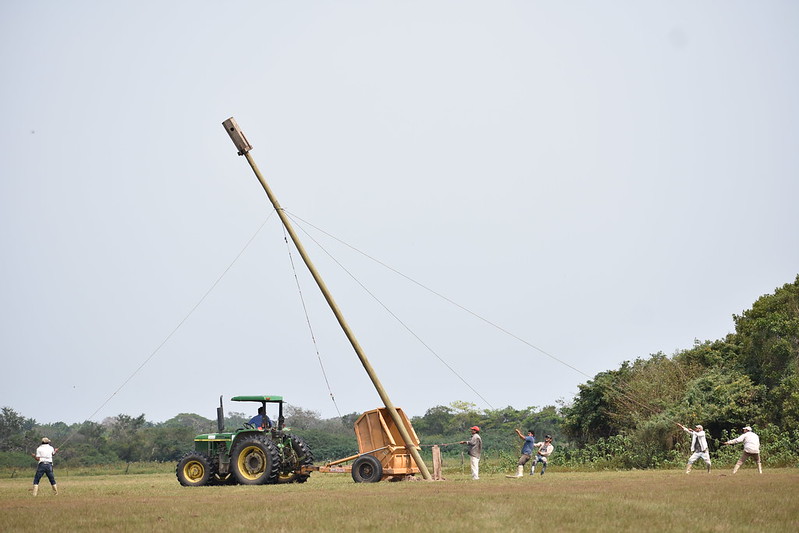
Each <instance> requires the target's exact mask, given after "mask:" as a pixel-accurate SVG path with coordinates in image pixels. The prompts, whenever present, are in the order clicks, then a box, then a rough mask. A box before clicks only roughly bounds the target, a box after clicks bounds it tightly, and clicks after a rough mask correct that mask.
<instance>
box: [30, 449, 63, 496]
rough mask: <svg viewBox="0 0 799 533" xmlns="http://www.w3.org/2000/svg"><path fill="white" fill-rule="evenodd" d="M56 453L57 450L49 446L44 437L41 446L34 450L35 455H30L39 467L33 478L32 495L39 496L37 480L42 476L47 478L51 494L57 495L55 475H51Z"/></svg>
mask: <svg viewBox="0 0 799 533" xmlns="http://www.w3.org/2000/svg"><path fill="white" fill-rule="evenodd" d="M56 452H58V448H53V447H52V446H50V439H48V438H47V437H44V438H43V439H42V444H41V445H40V446H39V447H38V448H36V453H32V454H31V455H32V456H33V458H34V459H36V460H37V461H39V466H38V467H37V468H36V475H35V476H33V495H34V496H38V495H39V480H40V479H42V476H47V479H49V480H50V485H52V486H53V493H55V494H58V485H56V484H55V475H54V474H53V456H54V455H55V454H56Z"/></svg>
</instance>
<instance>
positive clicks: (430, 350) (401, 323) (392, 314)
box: [289, 214, 494, 409]
mask: <svg viewBox="0 0 799 533" xmlns="http://www.w3.org/2000/svg"><path fill="white" fill-rule="evenodd" d="M289 217H291V218H293V217H292V216H291V214H289ZM298 226H299V228H300V229H301V230H302V231H303V233H305V234H306V235H307V236H308V237H309V238H310V239H311V240H312V241H314V242H315V243H316V245H317V246H319V248H320V249H321V250H322V251H323V252H325V253H326V254H327V255H328V257H330V259H332V260H333V261H334V262H335V263H336V264H337V265H338V266H339V267H340V268H341V269H342V270H343V271H344V272H346V273H347V275H348V276H350V277H351V278H352V279H353V280H354V281H355V283H357V284H358V285H360V287H361V288H362V289H363V290H364V291H365V292H366V293H367V294H368V295H369V296H371V297H372V298H373V299H374V300H375V301H376V302H377V303H378V304H380V306H381V307H382V308H383V309H385V310H386V312H387V313H388V314H389V315H391V316H392V317H393V318H394V320H396V321H397V322H398V323H399V324H400V325H401V326H402V327H403V328H405V329H406V330H407V331H408V333H410V334H411V335H413V336H414V337H415V338H416V340H418V341H419V342H420V343H421V344H422V346H424V347H425V348H426V349H427V350H428V351H429V352H430V353H431V354H433V355H434V356H435V357H436V359H438V360H439V361H440V362H441V364H443V365H444V366H446V367H447V368H448V369H449V370H450V372H452V373H453V374H454V375H455V376H456V377H457V378H458V379H460V380H461V381H462V382H463V384H464V385H466V386H467V387H469V389H471V391H472V392H473V393H475V394H476V395H477V396H478V397H479V398H480V399H481V400H483V401H484V402H485V403H486V404H487V405H488V406H489V407H490V408H491V409H494V406H493V405H491V402H489V401H488V400H486V399H485V398H484V397H483V395H482V394H480V393H479V392H477V390H476V389H475V388H474V387H472V386H471V384H469V383H468V382H467V381H466V380H465V379H464V378H463V377H462V376H461V375H460V374H458V372H456V371H455V369H454V368H452V366H450V365H449V363H447V362H446V361H444V359H443V358H441V356H439V355H438V353H436V351H435V350H433V348H432V347H430V345H429V344H427V343H426V342H424V341H423V340H422V338H421V337H419V335H417V334H416V332H414V331H413V330H412V329H411V328H410V326H408V325H407V324H406V323H405V322H403V321H402V319H400V318H399V317H398V316H397V315H396V314H395V313H394V312H393V311H391V309H389V308H388V307H387V306H386V305H385V304H384V303H383V302H382V301H381V300H380V299H379V298H378V297H377V296H376V295H375V294H374V293H373V292H372V291H370V290H369V289H368V288H366V286H365V285H364V284H363V283H361V281H360V280H359V279H358V278H356V277H355V276H354V275H353V274H352V272H350V271H349V270H347V268H346V267H345V266H344V265H342V264H341V263H340V262H339V261H338V260H337V259H336V258H335V257H333V256H332V255H331V254H330V252H328V251H327V250H326V249H325V247H324V246H322V245H321V244H320V243H319V241H317V240H316V239H314V237H313V236H312V235H310V234H309V233H308V232H307V231H305V229H304V228H303V227H302V226H301V225H299V224H298Z"/></svg>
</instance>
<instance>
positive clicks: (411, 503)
mask: <svg viewBox="0 0 799 533" xmlns="http://www.w3.org/2000/svg"><path fill="white" fill-rule="evenodd" d="M30 474H31V476H30V478H32V475H33V471H31V472H30ZM56 474H57V475H59V478H58V479H59V489H60V491H61V494H59V495H58V496H53V495H52V493H51V491H50V487H49V484H48V483H47V482H46V480H43V482H42V485H41V488H40V495H39V497H37V498H32V497H31V495H30V492H29V491H28V489H29V488H30V483H31V479H30V478H26V479H20V478H19V477H17V478H14V479H2V480H0V531H33V530H41V529H42V528H43V526H44V527H46V528H47V529H50V528H56V529H58V530H61V531H77V530H84V529H88V530H98V529H102V530H109V531H152V530H158V531H186V530H204V531H208V530H210V529H212V528H213V529H220V530H225V531H237V530H242V531H243V530H252V529H253V528H261V527H266V528H268V529H269V530H272V531H342V530H348V531H350V530H351V531H395V530H396V531H398V530H407V529H408V528H409V527H410V528H415V529H418V530H421V531H458V532H468V531H480V532H481V533H484V532H486V531H494V530H502V531H526V532H528V531H529V530H531V529H538V528H546V529H550V530H553V531H558V532H559V531H614V532H616V531H637V532H640V531H676V530H682V531H735V530H741V529H744V528H751V527H755V528H756V529H757V531H799V470H797V469H769V470H767V471H766V473H765V474H763V475H758V474H757V473H756V472H755V471H754V470H752V469H747V470H742V471H741V472H739V473H738V474H736V475H735V476H732V475H729V471H723V472H722V471H717V472H714V473H712V474H710V475H708V474H705V473H702V472H694V473H692V474H690V475H685V474H683V473H682V472H681V471H674V470H672V471H638V472H591V473H580V472H569V473H564V472H557V471H554V470H553V471H551V472H547V475H546V476H543V477H541V476H538V475H536V476H529V475H527V476H525V477H524V478H521V479H506V478H505V477H504V476H502V475H499V474H498V475H487V476H482V477H483V478H482V479H481V480H480V481H475V482H473V481H471V480H469V479H468V478H467V477H466V476H465V475H463V474H461V473H460V472H451V473H449V474H448V478H449V479H448V480H447V481H442V482H432V483H425V482H422V481H418V482H400V483H387V482H383V483H377V484H356V483H353V482H352V480H351V479H350V477H349V476H348V475H337V474H315V475H314V476H312V477H311V479H310V480H309V481H308V482H307V483H305V484H301V485H285V486H277V485H270V486H261V487H244V486H230V487H202V488H193V489H192V488H184V487H181V486H180V485H178V483H177V481H176V480H175V477H174V475H171V474H138V475H127V476H123V475H113V476H109V475H104V476H93V477H89V476H66V475H60V473H59V472H58V471H57V472H56Z"/></svg>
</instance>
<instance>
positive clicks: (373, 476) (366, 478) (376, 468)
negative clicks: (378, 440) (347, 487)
mask: <svg viewBox="0 0 799 533" xmlns="http://www.w3.org/2000/svg"><path fill="white" fill-rule="evenodd" d="M382 477H383V465H382V464H380V461H378V460H377V458H376V457H375V456H373V455H362V456H360V457H358V458H357V459H355V461H354V462H353V463H352V479H353V481H355V483H377V482H378V481H380V480H381V479H382Z"/></svg>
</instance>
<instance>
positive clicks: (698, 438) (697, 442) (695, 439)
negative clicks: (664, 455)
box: [677, 424, 710, 474]
mask: <svg viewBox="0 0 799 533" xmlns="http://www.w3.org/2000/svg"><path fill="white" fill-rule="evenodd" d="M677 425H678V426H680V427H681V428H682V429H683V431H685V432H686V433H688V434H689V435H691V451H692V452H694V453H693V454H691V457H690V458H689V459H688V465H687V466H686V467H685V473H686V474H690V473H691V467H692V466H693V465H694V461H696V460H697V459H699V458H700V457H701V458H702V459H703V460H704V461H705V465H706V466H707V473H708V474H709V473H710V452H708V449H707V437H706V436H705V428H703V427H702V425H701V424H697V425H696V426H694V430H690V429H688V428H687V427H685V426H683V425H682V424H677Z"/></svg>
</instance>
